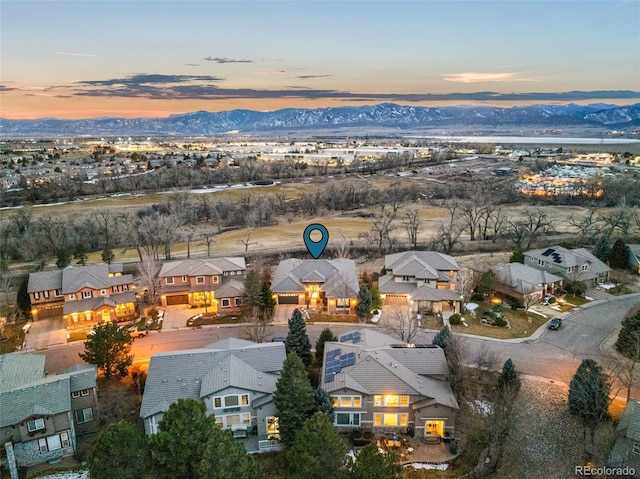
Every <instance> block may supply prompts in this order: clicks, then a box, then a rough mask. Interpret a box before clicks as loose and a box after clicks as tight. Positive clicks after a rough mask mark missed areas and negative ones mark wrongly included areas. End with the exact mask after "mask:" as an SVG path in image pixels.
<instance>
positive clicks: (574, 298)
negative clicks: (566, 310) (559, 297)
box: [564, 293, 589, 306]
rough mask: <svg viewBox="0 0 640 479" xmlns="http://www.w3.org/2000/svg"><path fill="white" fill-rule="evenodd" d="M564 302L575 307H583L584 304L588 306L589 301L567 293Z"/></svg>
mask: <svg viewBox="0 0 640 479" xmlns="http://www.w3.org/2000/svg"><path fill="white" fill-rule="evenodd" d="M564 300H565V301H566V302H567V303H570V304H573V305H574V306H582V305H583V304H587V303H588V302H589V300H588V299H587V298H585V297H584V296H574V295H573V294H569V293H567V294H566V295H565V296H564Z"/></svg>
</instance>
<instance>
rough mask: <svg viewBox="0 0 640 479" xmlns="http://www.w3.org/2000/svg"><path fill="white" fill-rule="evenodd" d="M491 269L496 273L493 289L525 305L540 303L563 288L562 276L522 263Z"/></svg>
mask: <svg viewBox="0 0 640 479" xmlns="http://www.w3.org/2000/svg"><path fill="white" fill-rule="evenodd" d="M491 270H492V271H493V273H494V275H495V276H494V280H493V285H492V286H491V289H492V290H493V291H496V292H498V293H501V294H503V295H505V296H509V297H511V298H514V299H516V300H517V301H519V302H520V303H522V304H523V305H528V304H529V305H530V304H535V303H539V302H540V301H542V299H543V298H544V297H545V296H546V295H548V294H556V291H558V290H559V289H561V288H562V278H561V277H560V276H556V275H555V274H551V273H549V272H548V271H544V270H541V269H536V268H532V267H531V266H527V265H524V264H522V263H506V264H499V265H496V266H494V267H492V268H491Z"/></svg>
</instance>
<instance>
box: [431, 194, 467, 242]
mask: <svg viewBox="0 0 640 479" xmlns="http://www.w3.org/2000/svg"><path fill="white" fill-rule="evenodd" d="M447 210H448V211H449V218H448V219H447V221H446V222H445V223H443V224H441V225H440V227H439V229H438V236H437V237H436V239H435V240H434V242H433V243H434V246H440V247H442V249H443V250H444V252H445V253H447V254H448V253H451V251H453V248H455V247H456V246H457V245H458V244H459V243H460V235H462V232H463V231H464V228H465V225H464V223H463V222H462V221H461V220H460V218H459V216H458V213H459V206H458V203H457V202H456V201H455V200H454V201H453V202H452V203H451V204H450V205H449V206H448V207H447Z"/></svg>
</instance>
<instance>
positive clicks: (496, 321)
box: [493, 317, 507, 328]
mask: <svg viewBox="0 0 640 479" xmlns="http://www.w3.org/2000/svg"><path fill="white" fill-rule="evenodd" d="M493 323H494V324H495V325H496V326H500V327H501V328H504V327H505V326H506V325H507V320H506V319H504V318H501V317H496V318H493Z"/></svg>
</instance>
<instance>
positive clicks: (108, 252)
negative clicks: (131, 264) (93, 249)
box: [102, 245, 116, 264]
mask: <svg viewBox="0 0 640 479" xmlns="http://www.w3.org/2000/svg"><path fill="white" fill-rule="evenodd" d="M114 259H116V255H115V254H113V250H112V249H111V248H109V246H108V245H107V246H106V247H105V248H104V250H102V262H103V263H107V264H111V263H112V262H113V260H114Z"/></svg>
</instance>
